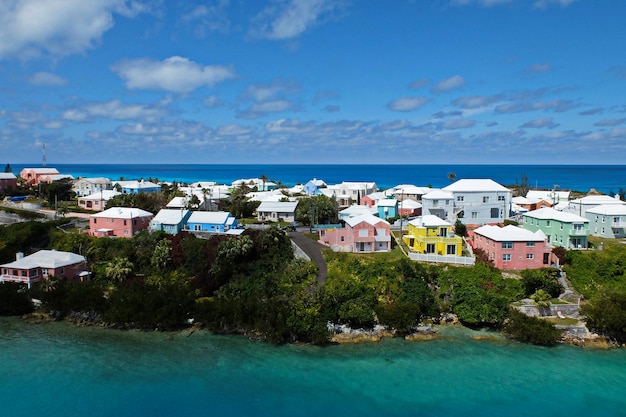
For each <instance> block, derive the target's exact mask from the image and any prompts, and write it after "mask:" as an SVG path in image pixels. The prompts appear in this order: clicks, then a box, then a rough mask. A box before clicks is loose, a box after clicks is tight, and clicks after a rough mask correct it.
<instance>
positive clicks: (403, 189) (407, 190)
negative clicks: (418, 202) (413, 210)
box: [393, 184, 433, 195]
mask: <svg viewBox="0 0 626 417" xmlns="http://www.w3.org/2000/svg"><path fill="white" fill-rule="evenodd" d="M431 191H433V189H432V188H430V187H418V186H416V185H412V184H400V185H396V186H395V187H393V192H394V193H395V194H396V195H399V194H411V195H423V194H428V193H429V192H431Z"/></svg>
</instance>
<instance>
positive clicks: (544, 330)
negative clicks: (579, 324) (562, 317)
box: [502, 308, 563, 346]
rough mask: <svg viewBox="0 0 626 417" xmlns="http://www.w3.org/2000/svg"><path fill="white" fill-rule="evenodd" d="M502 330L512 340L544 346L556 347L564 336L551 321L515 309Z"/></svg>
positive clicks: (511, 311)
mask: <svg viewBox="0 0 626 417" xmlns="http://www.w3.org/2000/svg"><path fill="white" fill-rule="evenodd" d="M502 330H503V332H504V334H505V335H506V336H507V337H510V338H511V339H515V340H518V341H520V342H525V343H532V344H534V345H543V346H553V345H556V344H557V343H558V342H559V340H560V339H561V335H562V334H563V331H562V330H559V329H557V328H555V327H554V326H553V325H552V323H550V322H549V321H545V320H542V319H539V318H537V317H530V316H527V315H525V314H524V313H521V312H519V311H518V310H516V309H513V308H512V309H510V310H509V314H508V316H507V319H506V320H505V322H504V326H503V329H502Z"/></svg>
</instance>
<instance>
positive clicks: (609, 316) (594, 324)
mask: <svg viewBox="0 0 626 417" xmlns="http://www.w3.org/2000/svg"><path fill="white" fill-rule="evenodd" d="M581 313H582V314H584V315H585V316H587V326H588V327H589V328H590V329H592V330H593V331H595V332H598V333H600V334H603V335H605V336H607V337H608V338H610V339H613V340H615V341H617V342H619V343H626V292H615V293H613V292H605V293H603V294H601V295H599V296H597V297H595V298H594V299H593V300H592V301H591V302H590V303H588V304H585V305H583V306H582V308H581Z"/></svg>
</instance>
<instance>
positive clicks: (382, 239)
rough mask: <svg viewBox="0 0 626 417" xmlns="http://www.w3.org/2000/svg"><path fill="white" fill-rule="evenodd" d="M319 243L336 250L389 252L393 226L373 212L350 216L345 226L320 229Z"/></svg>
mask: <svg viewBox="0 0 626 417" xmlns="http://www.w3.org/2000/svg"><path fill="white" fill-rule="evenodd" d="M319 243H321V244H323V245H326V246H328V247H330V248H331V249H332V250H333V251H335V252H355V253H363V252H389V251H390V250H391V226H390V225H389V223H388V222H387V221H385V220H383V219H381V218H379V217H376V216H373V215H371V214H363V215H360V216H355V217H349V218H347V219H346V225H345V227H342V228H336V229H319Z"/></svg>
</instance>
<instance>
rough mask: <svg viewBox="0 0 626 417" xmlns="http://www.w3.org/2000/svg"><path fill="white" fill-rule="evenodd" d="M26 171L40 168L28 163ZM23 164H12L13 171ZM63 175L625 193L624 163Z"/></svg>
mask: <svg viewBox="0 0 626 417" xmlns="http://www.w3.org/2000/svg"><path fill="white" fill-rule="evenodd" d="M28 166H29V167H34V166H40V164H33V165H28ZM23 167H24V165H19V166H18V165H15V166H13V170H14V172H15V173H19V171H20V170H21V169H22V168H23ZM48 167H54V168H57V169H58V170H59V171H60V172H61V173H63V174H72V175H73V176H75V177H79V176H82V177H99V176H103V177H107V178H110V179H112V180H119V179H120V178H123V179H142V178H143V179H148V178H153V179H159V180H161V181H178V182H182V183H191V182H196V181H215V182H217V183H220V184H228V185H230V184H231V183H232V182H233V181H235V180H238V179H242V178H259V177H261V176H263V175H265V176H267V177H268V178H269V179H271V180H273V181H275V182H278V181H280V182H281V183H282V184H284V185H287V186H293V185H296V184H304V183H306V182H307V181H309V180H310V179H313V178H317V179H321V180H324V181H325V182H326V183H327V184H336V183H340V182H342V181H368V182H375V183H376V184H377V185H378V187H379V188H381V189H385V188H390V187H393V186H395V185H398V184H413V185H417V186H431V187H444V186H446V185H448V184H450V180H449V179H448V177H449V175H448V174H449V173H454V174H455V176H456V179H462V178H466V179H467V178H490V179H492V180H494V181H496V182H498V183H500V184H502V185H514V184H516V183H521V182H522V177H523V176H525V177H526V178H527V182H528V185H529V186H530V187H531V188H543V189H553V188H556V189H558V190H574V191H582V192H587V191H589V190H590V189H592V188H595V189H596V190H598V191H600V192H603V193H606V194H609V193H612V192H613V193H617V192H618V191H619V189H620V188H622V189H625V190H626V165H262V164H259V165H208V164H207V165H184V164H175V165H174V164H172V165H162V164H158V165H155V164H152V165H151V164H146V165H129V164H120V165H115V164H104V165H100V164H91V165H85V164H56V165H55V164H51V163H48Z"/></svg>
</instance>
